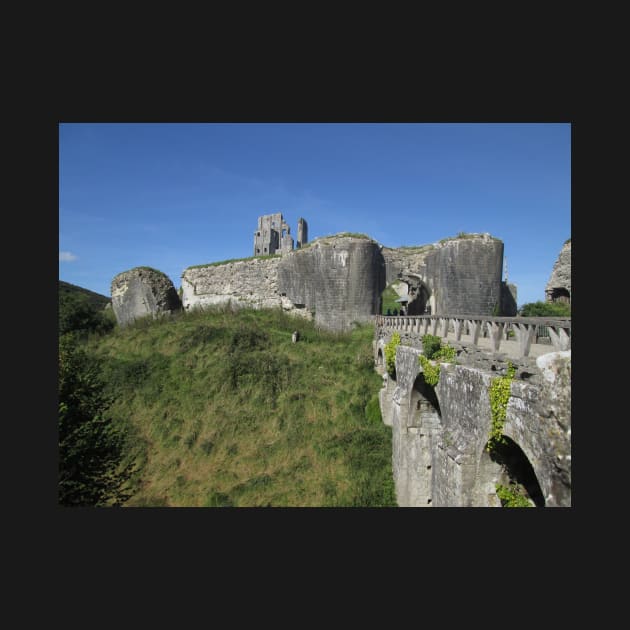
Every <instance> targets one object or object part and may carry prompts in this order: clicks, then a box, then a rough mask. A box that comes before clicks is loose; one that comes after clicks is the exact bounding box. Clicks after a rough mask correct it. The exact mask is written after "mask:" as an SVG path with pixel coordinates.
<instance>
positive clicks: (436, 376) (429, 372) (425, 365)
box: [418, 354, 440, 387]
mask: <svg viewBox="0 0 630 630" xmlns="http://www.w3.org/2000/svg"><path fill="white" fill-rule="evenodd" d="M418 360H419V361H420V365H421V366H422V371H423V372H424V380H425V381H426V383H427V384H429V385H431V386H433V387H435V386H436V385H437V383H438V381H439V380H440V364H439V363H437V364H436V365H433V364H432V363H431V362H430V361H429V359H427V358H426V357H425V356H424V355H423V354H421V355H419V356H418Z"/></svg>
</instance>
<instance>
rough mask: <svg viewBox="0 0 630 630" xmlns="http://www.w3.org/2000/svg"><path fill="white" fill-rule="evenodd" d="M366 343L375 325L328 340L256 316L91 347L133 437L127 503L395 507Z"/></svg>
mask: <svg viewBox="0 0 630 630" xmlns="http://www.w3.org/2000/svg"><path fill="white" fill-rule="evenodd" d="M295 329H298V330H300V333H301V339H300V341H299V342H298V343H297V344H293V343H292V342H291V333H292V331H293V330H295ZM372 338H373V328H372V327H371V326H367V327H361V328H358V329H356V330H355V331H353V333H352V334H347V335H344V336H335V335H333V334H330V333H324V332H318V331H316V330H315V329H314V327H313V325H312V324H311V323H308V322H303V321H301V320H296V319H294V318H291V317H289V316H287V315H285V314H284V313H282V312H281V311H253V310H245V311H240V312H238V313H236V314H233V313H231V312H229V311H226V310H223V311H214V312H205V313H199V312H197V313H185V314H182V315H181V316H179V317H178V318H177V319H174V320H170V321H168V320H165V321H157V322H153V321H151V320H144V321H143V322H138V323H137V324H136V325H135V326H133V327H130V328H127V329H122V330H121V329H117V330H116V331H115V332H114V333H110V334H109V335H107V336H106V337H102V338H92V339H91V340H90V342H89V344H90V345H89V348H90V351H91V352H93V353H94V354H96V355H97V356H99V357H100V358H102V359H103V376H104V378H105V379H106V381H107V382H108V388H109V391H110V392H111V393H112V394H113V395H114V396H115V397H116V401H115V403H114V404H113V406H112V408H111V412H112V413H113V415H114V417H115V418H117V420H118V421H120V422H123V423H128V424H130V425H131V426H132V427H133V429H134V432H135V437H134V439H133V444H134V446H133V448H134V455H135V457H136V458H137V461H138V463H139V464H140V466H141V470H140V474H139V476H138V478H137V480H136V492H135V494H134V496H133V497H132V499H130V501H129V502H128V505H130V506H131V505H136V506H151V505H168V506H228V505H233V506H377V505H395V498H394V488H393V479H392V469H391V458H392V443H391V429H390V428H389V427H386V426H385V425H384V424H383V423H382V420H381V417H380V412H379V408H378V398H377V393H378V391H379V388H380V386H381V378H380V377H379V376H378V375H377V374H376V373H375V372H374V370H373V366H372V350H371V347H372V345H371V343H372Z"/></svg>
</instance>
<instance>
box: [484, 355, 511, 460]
mask: <svg viewBox="0 0 630 630" xmlns="http://www.w3.org/2000/svg"><path fill="white" fill-rule="evenodd" d="M515 373H516V369H515V368H514V366H513V365H512V364H511V363H509V362H508V368H507V371H506V374H505V376H497V377H496V378H494V379H492V382H491V383H490V388H489V390H488V393H489V396H490V412H491V414H492V426H491V427H490V437H489V439H488V444H487V446H486V449H487V450H488V451H492V450H493V449H494V448H495V447H496V446H498V445H499V444H505V438H504V437H503V425H504V424H505V416H506V414H507V406H508V401H509V400H510V390H511V387H512V380H513V379H514V374H515Z"/></svg>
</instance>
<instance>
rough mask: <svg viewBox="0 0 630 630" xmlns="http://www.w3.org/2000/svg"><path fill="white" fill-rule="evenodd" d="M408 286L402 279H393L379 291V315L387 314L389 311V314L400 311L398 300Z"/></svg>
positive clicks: (405, 293)
mask: <svg viewBox="0 0 630 630" xmlns="http://www.w3.org/2000/svg"><path fill="white" fill-rule="evenodd" d="M408 291H409V287H408V285H407V283H406V282H403V281H402V280H394V281H393V282H392V283H391V284H388V285H387V286H386V287H385V289H384V290H383V292H382V293H381V311H380V312H381V315H387V312H388V311H389V314H390V315H393V314H394V311H396V314H398V313H399V312H400V306H401V303H400V302H398V301H397V300H399V299H400V298H401V297H402V296H404V295H407V293H408Z"/></svg>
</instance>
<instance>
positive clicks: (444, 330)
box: [375, 315, 571, 357]
mask: <svg viewBox="0 0 630 630" xmlns="http://www.w3.org/2000/svg"><path fill="white" fill-rule="evenodd" d="M375 324H376V326H377V327H381V328H383V329H385V330H387V331H389V332H394V331H398V332H405V333H408V334H411V335H412V336H416V335H417V336H418V337H422V336H423V335H426V334H431V335H436V336H439V337H443V338H446V339H448V338H449V334H450V335H451V337H450V338H452V339H453V340H455V341H457V342H458V343H461V344H464V345H472V346H475V347H476V348H484V347H485V348H487V349H490V350H491V351H493V352H499V349H500V348H501V342H502V341H506V346H508V349H509V351H510V353H512V354H514V355H515V356H518V357H528V356H529V354H530V351H531V349H532V344H534V345H549V344H551V345H552V346H553V349H554V350H558V351H560V350H570V348H571V318H570V317H561V318H558V317H555V318H550V317H488V316H479V315H477V316H475V315H402V316H401V315H376V317H375ZM512 337H513V338H514V340H515V341H516V343H514V341H512ZM482 340H483V341H482ZM538 354H540V352H538Z"/></svg>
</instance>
